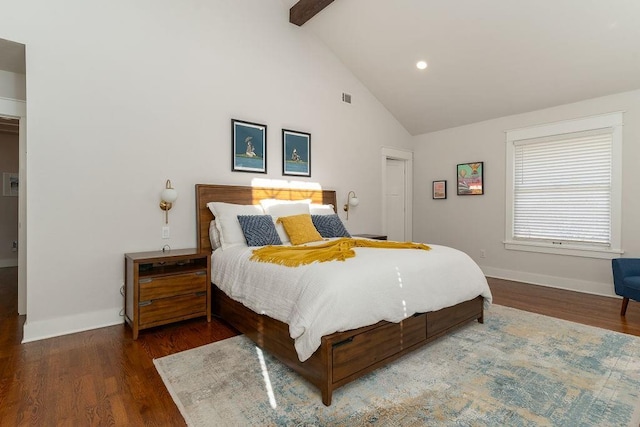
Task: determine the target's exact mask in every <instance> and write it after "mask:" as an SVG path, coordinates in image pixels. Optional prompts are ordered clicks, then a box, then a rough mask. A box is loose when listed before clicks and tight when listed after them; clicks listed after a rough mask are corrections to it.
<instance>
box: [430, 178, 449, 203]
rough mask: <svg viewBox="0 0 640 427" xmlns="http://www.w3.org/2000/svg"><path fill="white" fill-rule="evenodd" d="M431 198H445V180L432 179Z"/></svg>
mask: <svg viewBox="0 0 640 427" xmlns="http://www.w3.org/2000/svg"><path fill="white" fill-rule="evenodd" d="M432 187H433V188H432V189H431V190H432V193H433V196H432V197H433V198H434V199H446V198H447V181H446V180H443V181H433V186H432Z"/></svg>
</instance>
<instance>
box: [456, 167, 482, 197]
mask: <svg viewBox="0 0 640 427" xmlns="http://www.w3.org/2000/svg"><path fill="white" fill-rule="evenodd" d="M456 172H457V180H458V196H473V195H478V194H484V162H475V163H461V164H459V165H458V167H457V171H456Z"/></svg>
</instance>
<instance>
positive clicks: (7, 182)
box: [2, 172, 19, 197]
mask: <svg viewBox="0 0 640 427" xmlns="http://www.w3.org/2000/svg"><path fill="white" fill-rule="evenodd" d="M18 190H19V187H18V174H17V173H13V172H3V173H2V195H3V196H15V197H17V196H18V192H19V191H18Z"/></svg>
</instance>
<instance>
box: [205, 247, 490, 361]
mask: <svg viewBox="0 0 640 427" xmlns="http://www.w3.org/2000/svg"><path fill="white" fill-rule="evenodd" d="M430 246H431V250H430V251H424V250H416V249H378V248H354V250H355V251H356V256H355V258H350V259H348V260H346V261H344V262H341V261H332V262H324V263H313V264H310V265H306V266H301V267H295V268H292V267H284V266H281V265H276V264H271V263H262V262H254V261H249V258H250V257H251V254H252V250H253V249H255V248H253V247H249V248H247V247H231V248H226V249H224V250H221V249H218V250H216V251H214V253H213V255H212V275H211V277H212V282H213V283H215V284H216V285H217V286H218V287H219V288H220V289H221V290H223V291H224V292H225V293H226V294H227V295H229V296H230V297H231V298H232V299H234V300H236V301H240V302H242V303H243V304H244V305H245V306H247V307H249V308H250V309H252V310H253V311H255V312H257V313H261V314H266V315H268V316H269V317H272V318H274V319H277V320H280V321H282V322H285V323H287V324H288V325H289V333H290V335H291V338H293V339H294V340H295V347H296V351H297V352H298V357H299V358H300V360H301V361H305V360H306V359H308V358H309V357H310V356H311V355H312V354H313V352H314V351H315V350H316V349H317V348H318V347H319V346H320V339H321V337H322V336H323V335H328V334H331V333H334V332H338V331H346V330H349V329H354V328H359V327H362V326H367V325H372V324H374V323H377V322H379V321H380V320H387V321H390V322H400V321H401V320H403V319H405V318H407V317H409V316H411V315H413V314H414V313H418V312H427V311H435V310H439V309H441V308H444V307H449V306H452V305H455V304H457V303H460V302H463V301H466V300H469V299H472V298H475V297H476V296H478V295H482V296H483V297H484V298H485V308H488V307H489V305H490V304H491V298H492V297H491V291H490V290H489V286H488V284H487V281H486V279H485V277H484V275H483V273H482V271H481V270H480V268H479V267H478V265H477V264H476V263H475V262H474V261H473V260H472V259H471V258H470V257H469V256H468V255H467V254H465V253H463V252H460V251H458V250H456V249H452V248H449V247H446V246H436V245H430Z"/></svg>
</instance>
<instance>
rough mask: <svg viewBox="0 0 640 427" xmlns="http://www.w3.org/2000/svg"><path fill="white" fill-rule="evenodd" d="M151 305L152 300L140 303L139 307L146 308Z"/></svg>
mask: <svg viewBox="0 0 640 427" xmlns="http://www.w3.org/2000/svg"><path fill="white" fill-rule="evenodd" d="M151 304H153V301H152V300H149V301H140V302H139V303H138V307H146V306H148V305H151Z"/></svg>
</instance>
